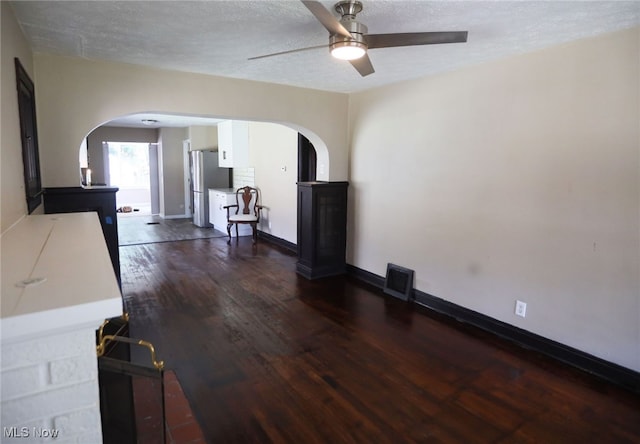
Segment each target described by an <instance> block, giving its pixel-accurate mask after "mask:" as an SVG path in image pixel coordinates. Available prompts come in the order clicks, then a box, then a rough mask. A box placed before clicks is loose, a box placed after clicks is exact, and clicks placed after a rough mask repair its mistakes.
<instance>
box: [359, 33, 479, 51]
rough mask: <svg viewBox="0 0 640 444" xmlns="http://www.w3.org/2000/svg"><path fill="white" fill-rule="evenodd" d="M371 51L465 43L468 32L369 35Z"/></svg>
mask: <svg viewBox="0 0 640 444" xmlns="http://www.w3.org/2000/svg"><path fill="white" fill-rule="evenodd" d="M365 40H366V41H367V45H369V49H375V48H391V47H394V46H416V45H435V44H439V43H464V42H466V41H467V31H451V32H405V33H398V34H367V35H365Z"/></svg>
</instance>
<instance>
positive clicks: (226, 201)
mask: <svg viewBox="0 0 640 444" xmlns="http://www.w3.org/2000/svg"><path fill="white" fill-rule="evenodd" d="M235 203H236V194H235V190H232V189H213V188H210V189H209V222H211V223H212V224H213V228H215V229H216V230H218V231H222V232H223V233H226V232H227V210H225V209H224V207H225V206H226V205H235ZM231 211H235V208H233V209H231ZM238 234H239V235H240V236H251V234H252V233H251V227H250V226H248V225H240V226H239V227H238ZM231 236H232V237H235V236H236V229H235V227H232V229H231Z"/></svg>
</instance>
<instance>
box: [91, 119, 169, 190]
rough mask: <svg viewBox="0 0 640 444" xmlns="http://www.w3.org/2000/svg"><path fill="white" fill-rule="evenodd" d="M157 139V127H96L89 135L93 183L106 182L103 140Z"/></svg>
mask: <svg viewBox="0 0 640 444" xmlns="http://www.w3.org/2000/svg"><path fill="white" fill-rule="evenodd" d="M157 141H158V130H157V129H156V128H121V127H115V126H101V127H100V128H96V129H95V130H93V131H92V132H91V134H89V135H88V136H87V148H88V153H89V168H91V179H92V181H93V183H106V177H105V176H104V174H105V168H104V166H105V165H104V155H103V152H102V142H138V143H156V142H157Z"/></svg>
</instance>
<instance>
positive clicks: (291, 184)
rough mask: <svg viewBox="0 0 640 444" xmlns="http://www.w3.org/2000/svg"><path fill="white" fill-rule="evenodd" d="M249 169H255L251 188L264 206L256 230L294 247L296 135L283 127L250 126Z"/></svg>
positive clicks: (269, 125) (263, 124)
mask: <svg viewBox="0 0 640 444" xmlns="http://www.w3.org/2000/svg"><path fill="white" fill-rule="evenodd" d="M249 165H250V166H252V167H254V168H255V184H256V187H258V188H259V189H260V192H261V193H262V203H263V205H264V206H265V209H264V211H263V212H262V216H263V218H262V222H261V226H260V229H261V230H262V231H264V232H266V233H269V234H272V235H273V236H276V237H279V238H281V239H285V240H287V241H289V242H292V243H297V239H298V231H297V223H298V219H297V207H298V201H297V196H298V192H297V185H296V182H297V180H298V132H297V131H294V130H292V129H291V128H287V127H286V126H283V125H277V124H272V123H257V122H252V123H250V124H249ZM283 167H285V169H286V171H282V168H283ZM269 223H271V227H269Z"/></svg>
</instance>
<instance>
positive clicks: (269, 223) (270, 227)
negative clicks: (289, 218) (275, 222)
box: [269, 220, 271, 229]
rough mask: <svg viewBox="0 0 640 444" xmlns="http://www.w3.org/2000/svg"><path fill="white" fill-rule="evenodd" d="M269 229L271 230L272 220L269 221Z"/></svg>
mask: <svg viewBox="0 0 640 444" xmlns="http://www.w3.org/2000/svg"><path fill="white" fill-rule="evenodd" d="M269 229H271V220H269Z"/></svg>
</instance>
